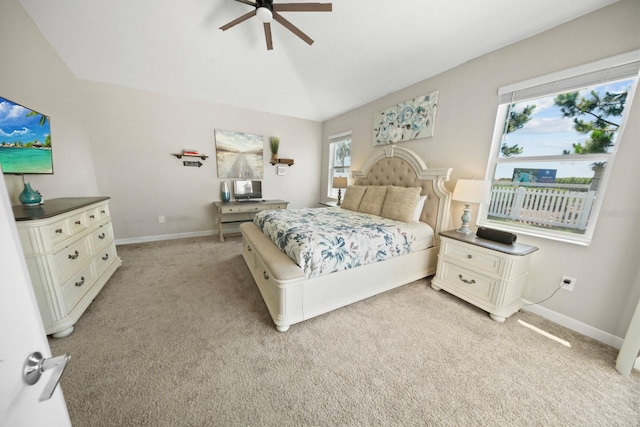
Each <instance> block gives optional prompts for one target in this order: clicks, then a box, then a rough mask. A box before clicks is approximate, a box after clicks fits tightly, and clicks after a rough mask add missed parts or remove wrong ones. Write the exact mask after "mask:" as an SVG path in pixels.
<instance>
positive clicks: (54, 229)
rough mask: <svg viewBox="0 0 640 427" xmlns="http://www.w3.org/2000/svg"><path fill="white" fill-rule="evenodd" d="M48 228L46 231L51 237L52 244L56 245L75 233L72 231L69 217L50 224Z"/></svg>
mask: <svg viewBox="0 0 640 427" xmlns="http://www.w3.org/2000/svg"><path fill="white" fill-rule="evenodd" d="M46 229H47V231H46V233H47V234H48V235H49V238H50V239H51V246H55V245H57V244H58V243H60V242H63V241H65V240H66V239H68V238H69V237H71V235H72V234H73V233H72V231H71V227H70V226H69V221H68V220H67V219H63V220H62V221H57V222H54V223H53V224H51V225H48V226H47V228H46ZM41 230H42V229H41ZM44 249H45V250H46V248H44Z"/></svg>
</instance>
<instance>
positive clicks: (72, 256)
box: [69, 251, 80, 259]
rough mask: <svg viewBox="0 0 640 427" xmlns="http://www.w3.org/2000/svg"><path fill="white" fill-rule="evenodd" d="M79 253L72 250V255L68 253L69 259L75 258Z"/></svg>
mask: <svg viewBox="0 0 640 427" xmlns="http://www.w3.org/2000/svg"><path fill="white" fill-rule="evenodd" d="M79 255H80V252H78V251H74V253H73V255H69V259H76V258H78V256H79Z"/></svg>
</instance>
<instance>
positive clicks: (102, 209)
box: [87, 205, 109, 224]
mask: <svg viewBox="0 0 640 427" xmlns="http://www.w3.org/2000/svg"><path fill="white" fill-rule="evenodd" d="M87 218H88V221H89V223H90V224H95V223H98V222H100V221H102V220H103V219H105V218H109V206H108V205H102V206H98V207H96V208H93V209H90V210H88V211H87Z"/></svg>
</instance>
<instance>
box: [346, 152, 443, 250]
mask: <svg viewBox="0 0 640 427" xmlns="http://www.w3.org/2000/svg"><path fill="white" fill-rule="evenodd" d="M451 170H452V169H451V168H446V169H444V168H443V169H428V168H427V166H426V165H425V164H424V162H423V161H422V159H421V158H420V157H418V155H417V154H416V153H414V152H413V151H411V150H408V149H406V148H400V147H395V146H387V147H385V148H384V149H382V150H378V151H376V153H375V154H374V155H373V156H372V157H371V158H370V159H369V160H368V161H367V163H366V164H365V165H364V167H363V169H362V171H354V172H352V174H351V175H352V176H353V177H354V178H355V182H354V185H395V186H400V187H421V188H422V192H421V193H420V194H421V195H422V196H424V195H426V196H427V200H426V201H425V207H424V209H423V210H422V215H421V216H420V221H422V222H426V223H427V224H429V225H430V226H431V227H432V228H433V229H434V230H435V233H436V241H439V239H438V237H437V236H438V233H439V232H440V231H445V230H448V229H450V228H451V218H450V207H451V193H450V192H449V190H447V189H446V187H445V186H444V183H445V181H448V180H449V176H450V174H451Z"/></svg>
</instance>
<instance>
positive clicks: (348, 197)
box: [340, 185, 367, 211]
mask: <svg viewBox="0 0 640 427" xmlns="http://www.w3.org/2000/svg"><path fill="white" fill-rule="evenodd" d="M366 190H367V187H364V186H362V185H352V186H350V187H348V188H347V190H346V191H345V193H344V198H343V199H342V204H341V205H340V207H341V208H342V209H349V210H352V211H357V210H358V208H359V207H360V202H361V201H362V197H363V196H364V193H365V191H366Z"/></svg>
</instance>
